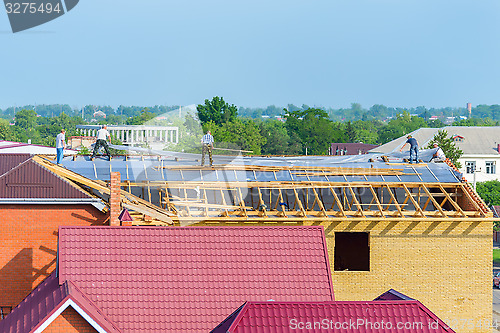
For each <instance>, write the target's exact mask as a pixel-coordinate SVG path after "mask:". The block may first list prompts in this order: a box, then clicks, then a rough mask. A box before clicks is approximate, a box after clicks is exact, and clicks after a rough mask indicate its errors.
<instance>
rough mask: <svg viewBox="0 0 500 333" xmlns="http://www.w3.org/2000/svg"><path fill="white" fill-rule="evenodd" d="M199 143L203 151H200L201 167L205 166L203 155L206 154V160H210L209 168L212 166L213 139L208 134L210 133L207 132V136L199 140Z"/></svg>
mask: <svg viewBox="0 0 500 333" xmlns="http://www.w3.org/2000/svg"><path fill="white" fill-rule="evenodd" d="M201 143H202V145H203V150H202V151H201V166H203V164H205V154H206V153H207V152H208V159H209V160H210V166H212V164H213V160H212V149H213V148H214V137H213V136H212V134H211V133H210V131H207V134H205V135H204V136H203V137H202V138H201Z"/></svg>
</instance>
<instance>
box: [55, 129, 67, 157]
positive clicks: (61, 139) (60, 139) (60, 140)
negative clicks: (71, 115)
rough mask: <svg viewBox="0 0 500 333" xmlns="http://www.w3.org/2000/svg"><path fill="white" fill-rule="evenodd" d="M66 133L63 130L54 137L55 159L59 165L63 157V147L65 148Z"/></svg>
mask: <svg viewBox="0 0 500 333" xmlns="http://www.w3.org/2000/svg"><path fill="white" fill-rule="evenodd" d="M64 133H66V131H65V130H64V129H62V130H61V133H59V134H57V137H56V152H57V157H56V163H57V164H61V162H62V159H63V156H64V147H65V146H66V142H65V140H66V136H65V134H64Z"/></svg>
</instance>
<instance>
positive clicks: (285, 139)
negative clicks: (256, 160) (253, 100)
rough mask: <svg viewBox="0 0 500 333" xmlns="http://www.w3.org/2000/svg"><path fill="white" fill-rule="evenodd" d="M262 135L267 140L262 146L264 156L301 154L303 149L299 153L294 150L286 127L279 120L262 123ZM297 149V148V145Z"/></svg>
mask: <svg viewBox="0 0 500 333" xmlns="http://www.w3.org/2000/svg"><path fill="white" fill-rule="evenodd" d="M259 128H260V134H261V135H262V137H264V138H266V143H265V144H264V145H263V146H262V154H264V155H267V154H270V155H285V154H293V153H300V151H301V150H302V147H299V149H298V151H296V150H294V146H293V145H291V144H290V143H291V140H290V135H288V132H287V129H286V126H285V124H284V123H283V122H281V121H278V120H269V121H265V122H262V123H260V125H259ZM295 148H297V146H296V145H295Z"/></svg>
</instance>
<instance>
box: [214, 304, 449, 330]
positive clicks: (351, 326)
mask: <svg viewBox="0 0 500 333" xmlns="http://www.w3.org/2000/svg"><path fill="white" fill-rule="evenodd" d="M237 312H238V314H237V315H236V316H235V313H233V314H231V315H230V316H229V317H228V320H225V321H224V322H223V323H221V325H220V326H218V327H216V328H215V329H214V330H212V333H254V332H276V333H288V332H293V331H296V330H297V331H301V332H302V331H303V332H311V333H313V332H334V331H339V332H340V331H341V332H353V333H359V332H373V333H375V332H407V333H417V332H418V333H431V332H433V333H436V332H437V333H441V332H443V333H444V332H447V333H451V332H453V330H452V329H451V328H449V327H448V326H447V325H446V324H445V323H444V322H443V321H442V320H440V319H439V318H438V317H436V315H434V314H433V313H432V312H431V311H429V310H428V309H427V308H426V307H425V306H423V305H422V304H421V303H420V302H418V301H414V300H405V301H401V300H400V301H395V300H392V301H368V302H248V303H246V304H244V306H243V307H241V308H239V309H238V310H237Z"/></svg>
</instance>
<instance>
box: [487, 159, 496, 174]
mask: <svg viewBox="0 0 500 333" xmlns="http://www.w3.org/2000/svg"><path fill="white" fill-rule="evenodd" d="M486 173H491V174H495V173H497V172H496V168H495V162H494V161H489V162H486Z"/></svg>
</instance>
